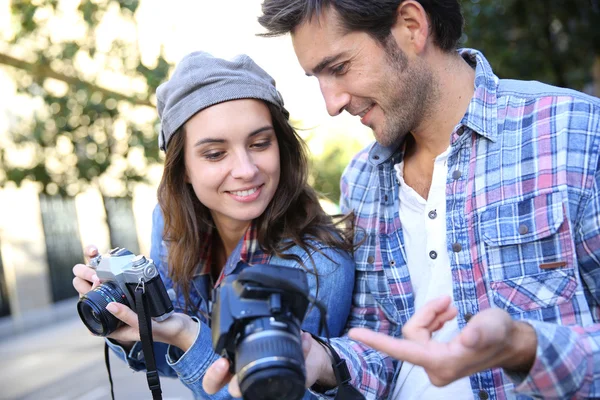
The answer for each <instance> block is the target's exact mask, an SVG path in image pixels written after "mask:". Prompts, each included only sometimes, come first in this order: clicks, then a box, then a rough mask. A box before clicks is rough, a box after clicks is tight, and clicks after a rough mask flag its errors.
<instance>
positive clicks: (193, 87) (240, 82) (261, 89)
mask: <svg viewBox="0 0 600 400" xmlns="http://www.w3.org/2000/svg"><path fill="white" fill-rule="evenodd" d="M156 97H157V109H158V116H159V117H160V120H161V131H160V134H159V136H158V146H159V147H160V149H161V150H163V151H166V148H167V145H168V144H169V141H170V140H171V137H172V136H173V134H174V133H175V132H176V131H177V129H179V128H180V127H181V126H182V125H183V124H184V123H185V122H186V121H187V120H188V119H190V118H191V117H193V116H194V115H195V114H196V113H197V112H199V111H201V110H203V109H205V108H207V107H210V106H212V105H215V104H218V103H222V102H224V101H229V100H237V99H259V100H264V101H268V102H269V103H272V104H274V105H276V106H277V107H279V108H280V109H281V111H282V112H283V113H284V115H285V116H286V118H287V117H289V114H288V112H287V110H286V109H285V108H284V107H283V98H282V97H281V95H280V94H279V92H278V91H277V89H276V88H275V80H274V79H273V78H272V77H271V76H270V75H269V74H267V73H266V72H265V71H264V70H263V69H262V68H261V67H259V66H258V65H257V64H256V63H255V62H254V61H253V60H252V59H251V58H250V57H248V56H247V55H244V54H242V55H239V56H236V57H235V58H233V59H232V60H224V59H221V58H217V57H214V56H212V55H211V54H208V53H205V52H194V53H191V54H188V55H187V56H185V57H184V58H183V59H182V60H181V61H180V62H179V64H178V65H177V67H176V68H175V72H174V73H173V76H172V77H171V79H169V81H167V82H165V83H163V84H161V85H160V86H159V87H158V89H157V90H156Z"/></svg>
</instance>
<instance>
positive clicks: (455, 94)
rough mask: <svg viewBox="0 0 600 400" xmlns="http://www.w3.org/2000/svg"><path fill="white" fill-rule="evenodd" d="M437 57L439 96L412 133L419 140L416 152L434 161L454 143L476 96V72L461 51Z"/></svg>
mask: <svg viewBox="0 0 600 400" xmlns="http://www.w3.org/2000/svg"><path fill="white" fill-rule="evenodd" d="M433 57H434V60H433V63H432V65H434V70H433V72H434V75H435V78H436V80H437V96H436V98H435V99H434V101H433V102H432V107H431V109H430V110H428V111H427V113H426V116H425V117H424V118H423V121H421V123H420V124H419V126H418V127H417V128H416V129H414V130H413V131H412V132H411V133H412V135H413V137H414V140H415V141H414V148H413V149H412V155H413V156H416V157H417V158H420V157H421V156H423V157H424V158H426V159H430V160H433V159H435V157H437V156H438V155H440V154H441V153H443V152H444V151H445V150H446V149H447V148H448V146H449V145H450V137H451V134H452V131H453V129H454V127H455V126H456V125H457V124H458V123H459V122H460V121H461V120H462V118H463V116H464V115H465V113H466V111H467V109H468V107H469V103H470V102H471V99H472V98H473V94H474V82H475V71H474V70H473V68H471V66H469V64H467V62H466V61H464V60H463V58H462V57H460V56H458V55H457V54H455V53H452V54H447V53H440V54H436V55H434V56H433ZM435 66H438V67H437V68H436V67H435Z"/></svg>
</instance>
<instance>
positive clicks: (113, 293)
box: [77, 247, 174, 336]
mask: <svg viewBox="0 0 600 400" xmlns="http://www.w3.org/2000/svg"><path fill="white" fill-rule="evenodd" d="M89 265H90V267H91V268H94V269H95V270H96V274H97V275H98V278H99V279H100V282H102V283H101V284H100V286H98V287H97V288H95V289H94V290H91V291H89V292H88V293H86V294H85V295H84V296H82V297H81V298H80V299H79V302H78V303H77V311H78V312H79V316H80V317H81V320H82V321H83V323H84V324H85V326H86V327H87V328H88V329H89V330H90V331H91V332H92V333H93V334H94V335H98V336H107V335H109V334H110V333H111V332H113V331H115V330H116V329H117V328H119V327H120V326H121V325H122V324H123V323H122V322H121V321H120V320H119V319H118V318H116V317H115V316H114V315H112V314H111V313H110V312H109V311H108V310H106V306H107V305H108V303H110V302H113V301H114V302H117V303H121V304H125V305H126V306H127V307H129V308H131V309H133V310H134V311H135V310H136V303H135V290H136V288H138V287H141V286H142V285H143V289H144V291H145V296H146V297H147V299H148V304H149V314H150V315H149V316H150V317H152V319H154V320H155V321H163V320H165V319H167V318H168V317H169V316H171V314H173V311H174V310H173V304H172V303H171V299H170V298H169V296H168V294H167V291H166V289H165V285H164V283H163V281H162V279H161V278H160V275H159V273H158V270H157V269H156V266H155V265H154V262H153V261H152V260H151V259H147V258H146V257H144V256H142V255H134V254H133V253H132V252H130V251H129V250H127V249H124V248H119V247H117V248H114V249H112V250H111V251H110V252H108V253H107V254H102V255H100V254H99V255H97V256H96V257H94V258H93V259H92V260H90V264H89Z"/></svg>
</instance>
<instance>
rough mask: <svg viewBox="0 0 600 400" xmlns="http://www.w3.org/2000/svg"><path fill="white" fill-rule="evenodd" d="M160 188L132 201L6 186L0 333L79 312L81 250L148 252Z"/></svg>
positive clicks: (0, 237) (1, 196) (0, 193)
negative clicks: (76, 281)
mask: <svg viewBox="0 0 600 400" xmlns="http://www.w3.org/2000/svg"><path fill="white" fill-rule="evenodd" d="M155 204H156V189H155V188H154V187H150V186H146V185H138V186H137V187H136V190H135V191H134V195H133V198H131V199H127V198H103V197H102V196H101V195H100V193H99V192H98V191H96V190H93V189H90V190H88V191H86V192H84V193H81V194H79V195H77V196H76V197H74V198H64V199H63V198H60V197H54V196H44V195H38V190H37V187H36V186H35V185H34V184H25V185H23V186H22V187H21V188H18V189H17V188H5V189H0V209H1V210H2V217H1V218H0V337H3V336H5V335H13V334H18V333H22V332H24V331H27V330H29V329H31V328H35V327H38V326H40V325H43V324H45V323H47V322H48V321H55V320H57V319H63V318H70V317H73V316H74V315H75V314H76V310H75V303H76V301H77V293H76V291H75V290H74V288H73V286H72V279H73V273H72V267H73V265H74V264H76V263H79V262H83V248H84V247H85V246H86V245H87V244H95V245H97V246H98V248H99V249H100V251H107V250H108V249H110V248H112V247H116V246H119V247H127V248H128V249H130V250H131V251H133V252H137V253H141V254H145V255H148V254H149V250H150V248H149V246H150V230H151V223H152V219H151V215H152V210H153V208H154V206H155Z"/></svg>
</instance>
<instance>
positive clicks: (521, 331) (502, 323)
mask: <svg viewBox="0 0 600 400" xmlns="http://www.w3.org/2000/svg"><path fill="white" fill-rule="evenodd" d="M450 303H451V299H450V297H448V296H445V297H441V298H438V299H435V300H432V301H430V302H429V303H427V304H426V305H425V306H423V308H421V309H420V310H418V311H417V312H416V313H415V315H413V317H412V318H411V319H410V320H409V321H408V323H407V324H406V325H405V326H404V328H403V329H402V336H403V339H394V338H392V337H390V336H387V335H384V334H381V333H375V332H372V331H370V330H367V329H364V328H355V329H351V330H350V332H349V334H348V336H350V338H352V339H354V340H357V341H360V342H363V343H365V344H366V345H368V346H370V347H372V348H374V349H376V350H379V351H382V352H384V353H386V354H388V355H390V356H392V357H394V358H396V359H398V360H401V361H408V362H410V363H412V364H415V365H419V366H421V367H423V368H424V369H425V371H426V372H427V375H428V376H429V379H430V380H431V383H433V384H434V385H436V386H445V385H447V384H449V383H451V382H454V381H455V380H457V379H460V378H462V377H465V376H469V375H471V374H474V373H476V372H479V371H483V370H486V369H488V368H495V367H499V368H506V369H510V370H514V371H523V372H527V371H529V369H530V368H531V366H532V364H533V361H534V360H535V354H536V346H537V338H536V335H535V331H534V330H533V328H532V327H531V326H530V325H528V324H526V323H523V322H517V321H513V320H512V319H511V317H510V316H509V315H508V313H507V312H505V311H503V310H500V309H497V308H491V309H487V310H484V311H482V312H480V313H479V314H477V315H475V316H474V317H473V318H472V319H471V320H470V321H469V323H468V324H467V326H466V327H465V328H464V329H463V330H462V332H460V334H459V335H458V336H456V337H455V338H454V339H452V341H450V342H448V343H440V342H436V341H435V340H432V338H431V335H432V334H433V332H435V331H437V330H438V329H440V328H441V327H442V326H443V325H444V323H446V322H448V321H450V320H451V319H453V318H454V317H455V316H456V314H457V310H456V308H455V307H454V306H452V305H451V304H450Z"/></svg>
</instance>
